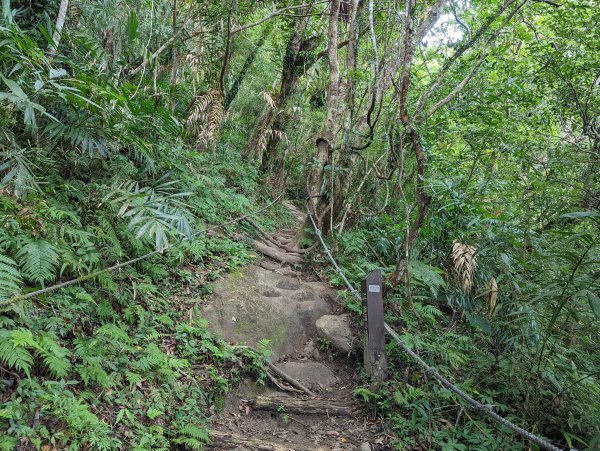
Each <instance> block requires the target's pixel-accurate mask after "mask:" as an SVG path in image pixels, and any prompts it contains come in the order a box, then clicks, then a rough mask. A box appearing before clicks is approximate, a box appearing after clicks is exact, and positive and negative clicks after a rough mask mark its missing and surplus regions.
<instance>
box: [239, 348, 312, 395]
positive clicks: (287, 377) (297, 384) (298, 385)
mask: <svg viewBox="0 0 600 451" xmlns="http://www.w3.org/2000/svg"><path fill="white" fill-rule="evenodd" d="M232 348H234V349H249V350H250V351H252V352H255V353H256V354H260V352H259V351H258V350H257V349H255V348H253V347H252V346H246V345H233V346H232ZM265 364H266V365H267V367H268V368H269V369H270V370H271V371H273V372H274V373H275V374H277V375H278V376H279V377H280V378H282V379H283V380H284V381H286V382H287V383H289V384H290V385H292V386H294V387H296V388H297V389H298V390H301V391H302V392H304V393H306V394H307V395H308V396H310V397H312V398H314V397H315V396H317V395H315V394H314V393H313V392H312V391H311V390H310V389H308V388H307V387H305V386H304V385H303V384H302V383H300V382H299V381H297V380H296V379H294V378H293V377H292V376H290V375H289V374H287V373H286V372H285V371H283V370H282V369H281V368H278V367H276V366H275V365H273V364H272V363H271V362H265Z"/></svg>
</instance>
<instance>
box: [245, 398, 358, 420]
mask: <svg viewBox="0 0 600 451" xmlns="http://www.w3.org/2000/svg"><path fill="white" fill-rule="evenodd" d="M249 404H250V405H251V406H252V408H253V409H255V410H269V411H271V412H281V413H298V414H302V415H327V416H352V415H355V414H357V413H358V412H359V411H360V408H359V406H358V405H356V404H348V403H342V402H339V401H335V400H328V399H298V398H292V397H290V396H284V395H281V396H257V397H256V398H254V399H251V400H249Z"/></svg>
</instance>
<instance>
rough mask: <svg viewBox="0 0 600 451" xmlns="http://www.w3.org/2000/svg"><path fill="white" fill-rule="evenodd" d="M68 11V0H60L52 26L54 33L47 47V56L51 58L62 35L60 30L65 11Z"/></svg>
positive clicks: (64, 18) (65, 14) (65, 15)
mask: <svg viewBox="0 0 600 451" xmlns="http://www.w3.org/2000/svg"><path fill="white" fill-rule="evenodd" d="M68 11H69V0H61V2H60V7H59V9H58V15H57V16H56V25H55V26H54V33H53V34H52V41H53V42H52V44H50V47H49V49H48V56H50V57H51V58H52V57H54V55H56V51H57V50H58V46H59V45H60V38H61V36H62V30H63V27H64V25H65V20H66V18H67V13H68Z"/></svg>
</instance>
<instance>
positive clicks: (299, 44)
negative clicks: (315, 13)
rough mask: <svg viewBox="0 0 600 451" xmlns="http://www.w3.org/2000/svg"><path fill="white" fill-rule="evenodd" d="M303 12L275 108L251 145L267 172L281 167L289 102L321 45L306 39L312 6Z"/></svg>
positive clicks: (289, 47)
mask: <svg viewBox="0 0 600 451" xmlns="http://www.w3.org/2000/svg"><path fill="white" fill-rule="evenodd" d="M303 12H304V14H305V15H304V17H302V18H299V19H298V21H296V24H295V26H294V31H293V32H292V35H291V37H290V40H289V41H288V45H287V48H286V51H285V56H284V58H283V71H282V74H281V83H280V86H279V93H278V94H277V95H276V96H274V106H273V107H272V108H269V109H268V111H267V112H266V113H265V115H264V116H263V118H262V120H261V122H260V125H259V127H258V128H257V131H256V133H255V134H254V136H253V138H252V139H251V140H250V141H249V143H248V149H247V151H246V154H255V155H257V156H260V160H261V169H262V171H263V172H267V171H268V169H269V168H270V167H271V166H274V167H276V166H277V165H276V147H277V144H278V143H279V139H280V137H281V134H282V133H283V131H284V129H285V126H286V125H287V121H288V119H289V117H288V115H287V114H286V107H287V104H288V101H289V99H290V98H291V97H292V95H293V94H294V91H295V89H296V85H297V84H298V80H299V78H300V75H301V74H302V73H303V71H304V68H305V66H306V65H307V59H308V58H310V52H311V50H314V49H315V48H316V47H317V45H318V40H315V39H304V38H303V35H304V32H305V30H306V27H307V26H308V22H309V20H310V16H309V15H308V13H309V12H310V6H309V7H307V8H306V9H305V10H304V11H303ZM269 129H271V130H272V131H273V132H272V133H270V135H269V136H268V137H265V136H264V134H265V133H267V132H268V131H269ZM260 143H263V144H264V143H266V145H264V146H263V147H261V146H260ZM259 147H261V148H259Z"/></svg>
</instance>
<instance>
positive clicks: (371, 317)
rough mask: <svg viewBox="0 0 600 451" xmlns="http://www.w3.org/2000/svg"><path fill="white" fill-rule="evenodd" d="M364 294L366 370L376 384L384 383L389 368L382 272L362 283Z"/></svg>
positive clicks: (377, 271)
mask: <svg viewBox="0 0 600 451" xmlns="http://www.w3.org/2000/svg"><path fill="white" fill-rule="evenodd" d="M362 294H363V296H362V297H363V309H364V312H365V331H364V365H365V370H366V372H367V374H368V375H369V376H371V379H372V380H373V381H374V382H384V381H386V380H387V378H388V368H387V358H386V355H385V328H384V321H383V287H382V281H381V270H379V269H377V270H375V271H371V272H370V273H369V274H367V277H366V278H365V279H364V280H363V282H362Z"/></svg>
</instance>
